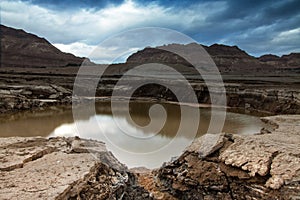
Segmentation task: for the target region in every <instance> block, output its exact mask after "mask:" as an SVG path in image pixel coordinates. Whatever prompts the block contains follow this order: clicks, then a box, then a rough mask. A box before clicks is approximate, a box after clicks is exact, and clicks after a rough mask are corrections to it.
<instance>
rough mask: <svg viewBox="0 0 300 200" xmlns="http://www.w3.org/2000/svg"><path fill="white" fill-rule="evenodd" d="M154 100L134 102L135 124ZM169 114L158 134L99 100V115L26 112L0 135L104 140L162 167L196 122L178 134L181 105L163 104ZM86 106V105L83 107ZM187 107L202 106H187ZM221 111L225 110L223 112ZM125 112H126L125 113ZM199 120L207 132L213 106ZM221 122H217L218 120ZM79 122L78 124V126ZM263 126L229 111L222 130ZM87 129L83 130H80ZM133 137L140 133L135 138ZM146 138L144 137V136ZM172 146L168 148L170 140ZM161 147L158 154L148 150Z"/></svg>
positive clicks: (133, 162)
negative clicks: (76, 117)
mask: <svg viewBox="0 0 300 200" xmlns="http://www.w3.org/2000/svg"><path fill="white" fill-rule="evenodd" d="M152 105H153V104H152V103H136V102H135V103H131V104H130V114H131V117H132V120H133V121H134V123H136V124H138V125H139V126H146V125H147V124H149V122H150V117H149V113H148V112H149V108H150V107H151V106H152ZM161 105H162V106H164V108H165V110H166V113H167V121H166V123H165V125H164V126H163V128H162V129H161V131H160V132H159V134H155V132H154V131H152V130H151V129H148V130H142V129H140V128H139V127H138V126H136V125H135V124H132V123H131V120H129V119H128V118H127V117H126V115H125V114H124V115H123V114H122V113H123V112H122V109H125V108H124V106H123V104H122V103H120V104H118V109H119V111H120V112H118V113H119V115H118V116H115V117H114V118H113V117H112V115H111V108H110V103H100V104H98V105H97V106H96V107H95V108H96V112H97V115H94V116H83V117H82V119H80V120H79V122H78V123H77V124H75V123H74V122H73V116H72V112H71V110H64V111H60V112H56V113H54V114H53V115H51V116H49V115H46V114H41V113H36V114H33V115H31V116H27V117H26V115H24V116H22V117H19V118H18V119H16V120H11V121H7V122H4V123H1V124H0V128H1V132H0V133H1V136H2V137H6V136H37V135H40V136H75V135H77V136H80V137H83V138H91V139H97V140H101V141H104V142H105V143H106V145H107V148H108V149H109V150H110V151H112V152H113V154H114V155H115V156H116V157H117V158H118V159H119V160H120V161H121V162H123V163H125V164H126V165H127V166H129V167H136V166H146V167H149V168H155V167H159V166H160V165H161V164H162V163H163V162H165V161H168V160H170V158H171V157H172V156H178V155H180V154H181V153H182V152H181V149H180V148H176V147H179V146H180V145H182V144H185V143H187V142H189V141H190V139H191V137H193V134H191V133H190V131H189V126H190V124H192V123H195V121H194V120H193V119H192V118H189V117H188V118H186V119H184V124H185V126H184V127H183V130H184V133H185V134H184V135H182V136H180V137H175V136H176V133H177V131H178V127H179V123H180V122H181V121H180V120H181V115H180V107H179V106H178V105H173V104H161ZM83 109H84V108H83ZM186 109H199V108H194V107H187V108H186ZM220 112H222V111H220ZM124 113H125V112H124ZM200 113H201V114H200V122H198V123H199V129H198V132H197V136H200V135H202V134H204V133H206V132H207V129H208V125H209V122H210V115H211V113H210V109H209V108H201V110H200ZM160 117H161V116H156V117H155V119H156V120H157V123H159V122H160V120H162V119H161V118H160ZM115 121H117V124H119V125H121V126H122V127H126V130H128V131H129V132H130V133H131V135H128V134H125V133H124V131H123V130H122V129H120V128H119V126H117V125H116V123H115ZM215 123H218V122H215ZM76 125H77V126H76ZM261 127H262V123H261V122H260V120H259V118H258V117H255V116H249V115H244V114H236V113H227V116H226V121H225V125H224V128H223V132H230V133H238V134H252V133H255V132H259V131H260V129H261ZM78 128H80V130H84V132H82V131H81V132H80V133H79V132H78ZM132 135H134V136H139V137H137V138H133V137H132ZM143 138H144V139H143ZM171 141H172V142H173V143H174V144H173V146H172V148H165V147H166V146H167V145H168V144H170V142H171ZM159 149H162V150H163V151H162V152H163V153H161V154H160V155H159V156H157V155H155V154H151V153H147V152H153V151H157V150H159Z"/></svg>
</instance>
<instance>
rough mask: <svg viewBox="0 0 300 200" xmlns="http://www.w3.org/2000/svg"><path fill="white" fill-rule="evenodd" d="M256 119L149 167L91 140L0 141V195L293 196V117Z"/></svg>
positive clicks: (299, 192) (297, 138)
mask: <svg viewBox="0 0 300 200" xmlns="http://www.w3.org/2000/svg"><path fill="white" fill-rule="evenodd" d="M262 120H263V121H264V122H265V123H266V126H265V128H264V129H263V130H262V131H261V133H260V134H257V135H248V136H241V135H232V134H214V135H212V134H207V135H205V136H203V137H201V138H199V139H197V140H195V141H194V143H193V144H192V145H191V146H189V147H188V148H187V149H186V151H185V152H184V153H183V154H182V155H181V156H180V157H178V158H177V159H176V160H173V161H171V162H168V163H165V164H164V165H163V166H162V167H161V168H159V169H157V170H152V171H150V170H146V169H144V170H141V169H140V170H137V169H135V170H128V169H127V167H126V166H124V165H123V164H121V163H120V162H118V160H116V159H115V157H114V156H113V155H112V154H111V153H110V152H109V151H107V150H106V148H105V145H104V143H102V142H98V141H93V140H84V139H80V138H50V139H46V138H38V137H35V138H0V179H1V181H0V199H300V184H299V183H300V165H299V163H300V148H299V145H300V125H299V121H300V115H285V116H284V115H282V116H273V117H265V118H263V119H262ZM90 152H93V155H92V154H91V153H90Z"/></svg>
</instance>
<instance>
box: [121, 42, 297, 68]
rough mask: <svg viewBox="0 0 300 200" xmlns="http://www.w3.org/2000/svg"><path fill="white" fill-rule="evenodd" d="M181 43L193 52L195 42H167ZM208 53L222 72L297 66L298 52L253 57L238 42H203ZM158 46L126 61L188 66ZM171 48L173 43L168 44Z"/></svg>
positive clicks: (146, 49) (144, 50)
mask: <svg viewBox="0 0 300 200" xmlns="http://www.w3.org/2000/svg"><path fill="white" fill-rule="evenodd" d="M172 45H173V46H174V45H176V46H177V47H176V48H178V46H180V48H183V49H185V50H187V51H191V52H193V51H194V49H195V45H199V44H196V43H191V44H187V45H179V44H171V45H167V46H172ZM202 47H203V48H204V49H205V50H206V51H207V53H208V54H209V55H210V56H211V58H212V59H213V60H214V62H215V64H216V65H217V66H218V68H219V70H220V71H221V72H223V73H225V72H228V73H232V72H237V73H239V72H261V71H264V72H274V71H281V70H285V69H287V68H288V69H299V68H300V53H292V54H290V55H284V56H282V57H278V56H275V55H270V54H269V55H264V56H261V57H260V58H256V57H253V56H251V55H249V54H247V53H246V52H245V51H243V50H241V49H240V48H238V47H237V46H227V45H222V44H213V45H211V46H205V45H202ZM160 48H163V46H161V47H157V48H151V47H147V48H145V49H143V50H141V51H138V52H136V53H134V54H132V55H131V56H129V57H128V59H127V61H126V63H128V64H132V63H153V62H160V63H165V64H183V65H187V66H191V64H189V63H188V62H187V61H186V60H184V59H183V58H182V57H180V56H179V55H175V54H174V53H171V52H168V51H165V50H162V49H160ZM171 48H172V47H171Z"/></svg>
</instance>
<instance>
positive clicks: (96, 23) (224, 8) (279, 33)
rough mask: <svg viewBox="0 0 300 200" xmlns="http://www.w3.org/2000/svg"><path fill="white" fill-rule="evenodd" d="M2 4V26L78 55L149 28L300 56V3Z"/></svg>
mask: <svg viewBox="0 0 300 200" xmlns="http://www.w3.org/2000/svg"><path fill="white" fill-rule="evenodd" d="M0 6H1V10H0V12H1V13H0V14H1V24H3V25H6V26H10V27H13V28H18V29H23V30H25V31H27V32H30V33H34V34H36V35H38V36H40V37H44V38H46V39H47V40H48V41H50V42H51V43H52V44H54V46H56V47H57V48H59V49H60V50H62V51H65V52H70V53H73V54H75V55H77V56H84V57H88V56H89V55H90V53H91V52H92V51H93V49H95V47H96V46H97V45H98V44H99V43H101V42H102V41H103V40H105V39H107V38H109V37H111V36H112V35H115V34H118V33H120V32H124V31H127V30H130V29H133V28H143V27H161V28H168V29H172V30H176V31H178V32H180V33H183V34H186V35H187V36H189V37H191V38H192V39H194V40H195V41H197V42H198V43H200V44H204V45H212V44H214V43H219V44H225V45H237V46H238V47H240V48H241V49H243V50H245V51H246V52H248V53H249V54H251V55H253V56H260V55H263V54H268V53H272V54H276V55H283V54H289V53H291V52H300V1H299V0H284V1H282V0H273V1H263V0H220V1H210V0H200V1H197V0H182V1H172V0H166V1H163V0H157V1H149V0H114V1H108V0H48V1H47V0H1V2H0ZM153 45H156V44H153ZM138 48H141V47H138V45H137V46H136V48H135V47H132V48H131V49H132V50H136V49H138ZM108 52H109V51H108ZM109 56H110V55H109V53H107V60H109ZM93 59H94V60H96V58H92V60H93ZM103 62H105V60H104V61H103Z"/></svg>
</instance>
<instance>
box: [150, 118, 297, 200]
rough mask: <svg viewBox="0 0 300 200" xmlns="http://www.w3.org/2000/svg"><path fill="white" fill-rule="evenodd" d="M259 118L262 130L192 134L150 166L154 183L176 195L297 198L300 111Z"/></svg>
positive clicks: (188, 196)
mask: <svg viewBox="0 0 300 200" xmlns="http://www.w3.org/2000/svg"><path fill="white" fill-rule="evenodd" d="M262 120H263V121H264V122H265V123H266V128H264V129H263V130H262V133H261V134H257V135H249V136H240V135H231V134H220V135H210V134H207V135H205V136H203V137H202V138H199V139H198V140H195V141H194V143H193V144H192V145H191V146H190V147H188V148H187V150H186V151H185V152H184V153H183V155H181V156H180V157H179V158H178V159H177V160H175V161H173V162H169V163H166V164H165V165H164V166H163V167H161V168H160V169H159V170H157V171H155V172H153V175H154V176H156V177H157V178H158V181H157V182H158V184H159V185H160V186H159V188H161V190H164V191H167V192H168V193H169V194H172V195H173V196H174V197H176V198H178V199H300V184H299V183H300V124H299V122H300V115H290V116H283V115H282V116H274V117H265V118H262ZM216 137H217V138H216ZM209 141H215V142H214V144H213V145H207V143H208V142H209Z"/></svg>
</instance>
